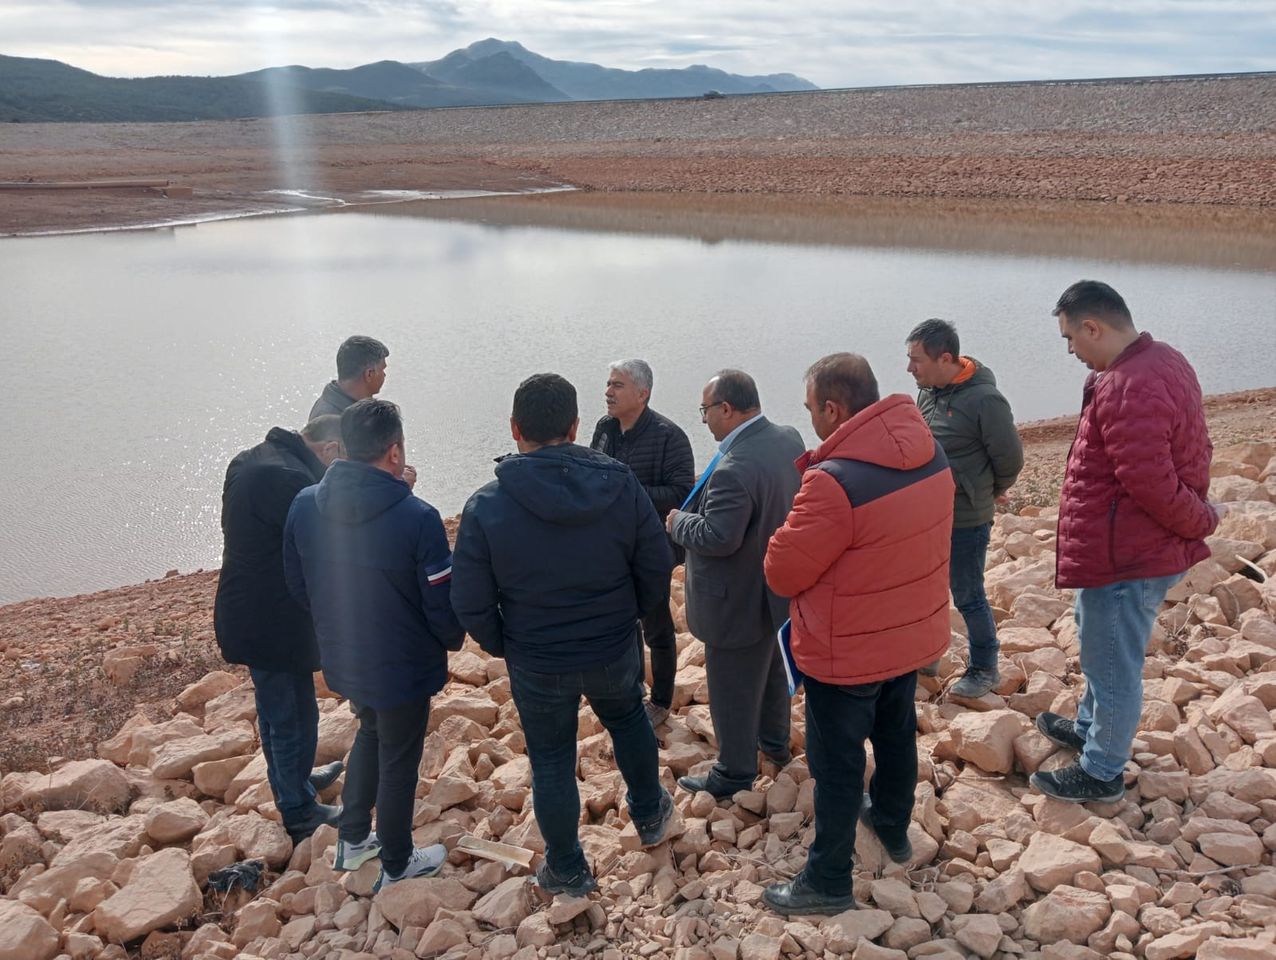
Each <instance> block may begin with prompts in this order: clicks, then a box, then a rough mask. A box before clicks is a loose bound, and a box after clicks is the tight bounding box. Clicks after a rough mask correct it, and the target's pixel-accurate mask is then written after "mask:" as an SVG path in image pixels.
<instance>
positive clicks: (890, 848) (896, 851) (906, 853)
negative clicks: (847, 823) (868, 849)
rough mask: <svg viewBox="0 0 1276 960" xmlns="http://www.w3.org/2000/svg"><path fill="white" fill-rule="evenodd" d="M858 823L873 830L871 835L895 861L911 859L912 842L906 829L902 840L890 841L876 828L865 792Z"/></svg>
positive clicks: (901, 861)
mask: <svg viewBox="0 0 1276 960" xmlns="http://www.w3.org/2000/svg"><path fill="white" fill-rule="evenodd" d="M860 823H862V824H864V826H866V827H868V828H869V829H870V830H872V831H873V835H874V836H876V837H877V839H878V841H879V842H880V843H881V845H882V847H883V848H884V849H885V850H886V855H887V856H888V857H890V858H891V859H892V860H894V861H895V862H896V863H908V862H909V861H910V860H912V859H913V844H912V841H911V840H909V839H908V832H907V831H905V832H904V838H903V839H902V840H898V841H891V840H890V839H888V838H887V837H885V836H883V835H882V832H881V831H880V830H878V829H877V823H876V822H875V821H874V819H873V803H872V801H870V800H869V799H868V794H867V793H866V794H864V802H863V803H862V804H861V805H860Z"/></svg>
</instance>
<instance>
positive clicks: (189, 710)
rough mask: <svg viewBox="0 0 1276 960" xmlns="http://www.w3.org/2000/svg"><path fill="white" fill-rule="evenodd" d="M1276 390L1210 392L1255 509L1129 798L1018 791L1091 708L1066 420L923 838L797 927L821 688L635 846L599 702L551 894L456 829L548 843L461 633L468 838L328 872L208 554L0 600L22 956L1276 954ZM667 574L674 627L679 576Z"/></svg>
mask: <svg viewBox="0 0 1276 960" xmlns="http://www.w3.org/2000/svg"><path fill="white" fill-rule="evenodd" d="M1273 400H1276V391H1271V390H1269V391H1251V392H1249V393H1247V394H1243V395H1229V396H1227V397H1222V398H1212V399H1211V401H1210V408H1209V409H1210V421H1211V428H1212V430H1213V433H1214V436H1215V438H1216V454H1215V462H1214V466H1213V470H1212V473H1213V476H1214V479H1213V481H1212V483H1211V496H1212V497H1213V498H1214V499H1218V500H1222V501H1226V502H1228V503H1229V504H1230V505H1231V508H1232V510H1231V512H1230V513H1229V515H1228V517H1227V518H1225V520H1224V523H1223V525H1222V526H1221V527H1220V529H1219V531H1218V533H1217V535H1216V536H1215V537H1213V538H1211V547H1212V548H1213V553H1214V556H1213V557H1212V558H1211V559H1209V560H1206V561H1204V562H1203V563H1201V564H1199V565H1198V566H1196V567H1194V568H1193V569H1192V571H1191V572H1190V574H1189V576H1188V578H1187V579H1186V580H1185V581H1184V582H1183V583H1182V584H1181V585H1180V586H1178V587H1176V588H1175V590H1174V591H1173V592H1172V593H1171V595H1170V598H1169V602H1167V604H1166V607H1165V609H1164V610H1163V611H1162V614H1161V616H1160V618H1159V623H1158V627H1157V629H1156V631H1155V633H1154V636H1153V637H1152V640H1151V643H1150V644H1149V657H1148V660H1147V666H1146V668H1145V671H1144V675H1145V688H1146V689H1145V706H1144V710H1143V715H1142V722H1141V725H1140V731H1139V733H1138V738H1137V740H1136V743H1135V756H1134V760H1133V762H1132V763H1131V764H1130V765H1129V766H1128V767H1127V771H1126V783H1127V788H1128V790H1127V794H1126V797H1125V799H1124V800H1123V801H1122V802H1120V803H1116V804H1109V805H1103V806H1098V805H1093V806H1091V807H1088V808H1087V807H1079V806H1072V805H1068V804H1062V803H1058V802H1055V801H1051V800H1047V799H1045V798H1043V797H1041V796H1040V795H1038V794H1035V793H1033V792H1031V791H1029V790H1028V789H1027V788H1026V786H1025V776H1026V775H1027V774H1028V773H1030V772H1032V771H1033V770H1036V769H1040V768H1050V767H1053V766H1055V765H1059V764H1062V763H1066V762H1068V761H1070V759H1071V757H1070V756H1069V755H1068V754H1067V753H1066V752H1064V751H1059V750H1057V749H1056V748H1055V747H1054V746H1053V745H1052V744H1050V743H1049V742H1048V741H1046V740H1045V739H1044V738H1043V737H1041V736H1040V735H1039V734H1038V733H1037V732H1036V731H1035V729H1033V727H1032V726H1031V722H1030V721H1031V718H1032V717H1033V716H1034V715H1035V714H1036V713H1038V712H1039V711H1041V710H1044V709H1053V710H1057V711H1061V712H1064V713H1067V714H1074V712H1075V709H1076V703H1077V698H1078V695H1079V693H1080V687H1081V682H1080V676H1079V671H1078V667H1077V656H1078V646H1077V634H1076V625H1075V622H1074V620H1073V617H1072V613H1071V605H1070V602H1069V596H1068V593H1067V592H1066V591H1063V592H1061V591H1057V590H1056V589H1055V588H1054V587H1053V575H1054V551H1053V547H1054V510H1053V508H1052V507H1049V506H1042V505H1039V503H1040V502H1046V501H1048V500H1049V499H1050V497H1048V496H1047V495H1046V490H1047V487H1048V488H1049V489H1051V490H1053V489H1054V488H1056V487H1057V477H1058V471H1059V469H1060V467H1061V461H1060V457H1059V455H1058V453H1057V451H1056V449H1055V447H1054V445H1055V444H1060V443H1064V442H1066V439H1065V438H1067V437H1069V436H1070V424H1069V423H1067V422H1064V421H1052V422H1050V423H1045V424H1036V425H1028V426H1025V427H1024V428H1023V431H1024V434H1025V439H1026V440H1027V442H1028V447H1029V451H1030V464H1031V465H1030V478H1031V477H1034V476H1035V477H1036V482H1038V483H1040V484H1042V485H1043V486H1042V491H1041V493H1040V496H1037V497H1036V498H1035V499H1037V500H1038V501H1039V503H1038V504H1026V505H1022V506H1021V508H1020V509H1018V510H1017V512H1007V513H1002V514H1000V515H999V516H998V518H997V521H996V523H995V526H994V535H993V543H992V549H991V551H990V554H989V558H988V584H989V594H990V597H991V598H992V600H993V603H994V608H995V613H996V616H997V618H998V620H999V621H1000V628H1001V638H1002V654H1003V659H1002V662H1001V672H1002V676H1003V678H1004V679H1003V682H1002V684H1001V686H1000V687H999V688H998V690H997V691H996V692H995V693H992V694H989V695H988V696H987V697H985V698H983V699H982V700H980V701H963V702H958V701H954V700H953V699H951V698H950V697H949V696H948V695H947V692H946V691H947V687H948V685H949V683H950V682H951V680H952V679H953V678H954V676H955V675H957V674H958V673H959V671H960V667H961V663H960V659H961V656H962V654H963V653H964V649H965V643H964V640H963V638H962V637H961V636H960V634H959V633H954V637H953V646H952V649H951V651H950V653H949V655H948V656H946V657H945V658H944V661H943V663H942V667H941V676H940V678H939V679H938V680H935V681H930V680H927V681H924V686H923V687H922V688H921V689H919V692H918V720H919V732H920V737H921V750H920V769H919V774H920V777H919V785H918V788H917V801H918V802H917V808H916V812H915V817H914V823H913V825H912V828H911V831H910V836H911V839H912V842H913V846H914V849H915V851H916V855H915V857H914V861H913V862H912V863H910V864H908V865H906V866H901V865H895V864H891V863H890V862H889V860H887V859H886V857H885V856H884V853H883V851H882V850H881V848H880V846H879V845H878V844H877V842H876V841H875V840H874V839H873V838H872V837H871V835H864V834H861V836H860V839H859V842H858V845H857V863H856V877H855V891H856V895H857V899H858V900H859V901H860V902H861V903H862V904H864V905H865V907H864V908H862V909H859V910H855V911H848V912H847V913H844V914H842V915H839V916H837V917H833V918H805V919H804V918H798V919H794V920H788V921H786V920H784V919H782V918H779V917H776V916H774V915H772V914H770V913H769V912H768V911H766V910H765V909H763V908H762V907H761V906H760V900H759V898H760V894H761V890H762V887H763V886H764V885H765V884H767V883H769V882H772V881H774V880H776V879H782V878H785V877H789V876H791V875H793V873H794V872H795V871H796V870H798V869H800V867H801V864H802V862H803V861H804V859H805V848H806V846H807V845H808V844H809V842H810V840H811V836H812V831H813V826H812V822H811V818H812V810H813V806H812V805H813V797H814V793H813V790H814V783H813V781H812V780H811V778H810V776H809V772H808V770H807V767H806V763H805V758H804V756H803V755H802V747H803V741H804V725H803V722H802V712H801V699H800V697H799V698H797V699H796V700H795V702H794V733H793V741H794V742H793V746H794V750H795V757H796V758H795V760H794V761H793V762H791V763H790V764H789V765H788V766H786V767H785V768H784V769H783V770H780V769H777V768H774V767H770V768H767V769H765V770H764V773H763V776H762V777H761V778H760V779H759V781H758V782H757V784H756V785H755V788H754V789H753V790H750V791H745V792H742V793H739V794H737V795H736V796H735V797H733V798H732V799H731V800H729V801H724V802H722V803H715V802H714V800H713V798H711V797H710V796H708V795H707V794H697V795H695V796H688V795H686V794H685V793H681V792H678V793H677V794H676V796H677V798H678V804H679V817H678V824H677V829H676V830H675V831H674V833H675V834H676V835H675V836H674V838H673V839H672V840H671V841H670V842H669V843H666V844H663V845H662V846H660V847H658V848H656V849H654V850H651V851H642V850H638V849H636V840H637V838H636V835H635V834H634V832H633V828H632V826H631V825H630V824H628V823H627V822H626V817H625V815H624V812H623V808H624V803H623V793H624V790H623V784H622V782H621V781H620V778H619V774H618V773H617V771H616V769H615V765H614V762H613V760H612V758H611V755H610V746H609V740H608V738H607V736H606V734H605V733H603V732H601V727H600V725H599V723H598V722H597V720H596V718H595V717H594V716H593V715H592V713H591V712H590V711H589V710H588V709H585V710H583V711H582V714H581V721H580V761H579V774H580V779H581V783H580V787H581V795H582V801H583V810H582V823H583V826H582V842H583V844H584V847H585V850H586V854H587V856H588V857H589V858H590V860H591V862H592V864H593V866H594V869H595V872H596V873H597V874H598V876H599V879H600V886H601V889H600V893H599V895H597V896H596V897H595V898H592V899H588V900H572V899H569V898H562V897H559V898H556V899H553V900H547V899H546V898H543V897H541V896H539V895H538V894H537V893H536V891H535V890H534V888H532V887H531V886H530V885H529V882H528V878H527V876H526V874H525V872H524V871H522V870H521V869H513V870H511V869H507V868H506V867H504V866H502V865H500V864H497V863H491V862H484V861H481V860H473V859H471V858H470V857H469V856H468V855H467V854H465V853H464V852H463V851H461V850H459V849H456V843H457V841H458V840H459V839H460V838H461V837H462V836H463V835H465V834H471V835H474V836H477V837H479V838H484V839H499V840H502V841H504V842H506V843H512V844H516V845H519V846H522V847H524V848H527V849H529V850H533V851H539V850H540V849H541V847H542V841H541V839H540V837H539V834H538V832H537V830H536V826H535V820H534V818H533V817H532V816H531V805H530V804H529V803H528V802H527V800H528V795H529V793H528V791H529V784H530V770H529V767H528V763H527V759H526V757H525V755H524V750H523V739H522V733H521V730H520V728H519V724H518V719H517V714H516V712H515V710H514V706H513V703H512V701H511V699H510V693H509V682H508V679H507V678H506V676H505V668H504V663H503V661H500V660H492V659H489V658H487V657H486V656H485V655H483V654H482V653H481V652H479V651H478V650H477V649H476V648H474V647H473V645H472V643H469V644H467V648H466V650H464V651H463V652H461V653H459V654H455V655H453V656H452V658H451V661H450V668H451V674H452V678H451V682H450V683H449V685H448V687H447V688H446V689H445V690H444V692H443V693H442V694H441V695H439V696H438V697H437V698H436V699H435V703H434V709H433V711H432V715H431V724H430V729H431V733H430V735H429V737H428V740H427V744H426V750H425V756H424V758H423V760H422V764H421V773H422V780H421V783H420V787H419V790H418V796H419V799H418V803H417V808H416V816H415V821H414V823H415V825H416V837H417V840H418V842H422V843H430V842H443V843H446V844H447V845H448V846H449V847H450V848H452V852H451V854H450V857H449V864H448V865H447V866H445V868H444V871H443V874H442V875H441V876H440V877H438V878H434V879H428V880H424V879H423V880H413V881H407V882H405V883H403V884H400V885H397V886H395V887H393V888H390V889H388V890H386V891H383V892H382V893H380V894H378V895H377V896H376V897H372V896H371V895H370V891H371V884H372V882H373V880H374V879H375V872H376V865H375V863H373V864H368V865H366V866H365V867H364V868H361V869H360V870H359V871H357V872H355V873H352V874H346V875H341V874H335V873H334V872H333V871H332V870H331V867H330V865H329V864H330V863H331V845H332V843H333V842H334V839H335V834H334V832H333V831H332V830H331V829H329V828H325V829H324V830H321V831H320V832H319V833H317V834H316V835H315V836H314V837H313V838H312V839H311V840H308V841H306V842H303V843H302V844H300V845H299V846H297V847H296V848H295V849H294V848H293V847H292V845H291V843H290V842H289V840H288V837H287V834H286V833H285V832H284V831H283V829H282V827H281V826H280V825H279V824H278V822H277V813H276V811H275V809H274V805H273V802H272V801H271V794H270V789H269V785H268V784H267V783H266V782H265V765H264V758H263V757H262V755H261V752H260V750H259V748H258V744H257V738H256V729H255V722H254V721H255V715H254V707H253V696H252V692H251V686H250V685H249V684H247V683H245V682H244V677H243V676H242V674H241V673H240V672H238V671H227V670H223V669H216V654H215V647H214V645H213V644H212V640H211V637H210V633H209V626H210V624H209V617H210V607H211V603H210V600H211V590H212V587H213V585H214V583H215V577H216V575H215V573H199V574H194V575H190V576H186V577H181V576H173V577H170V578H166V579H165V580H162V581H157V582H154V583H148V584H144V585H140V586H137V587H130V588H125V589H123V590H117V591H109V592H106V593H102V594H95V595H93V596H90V597H80V598H72V599H69V600H40V601H29V602H27V603H22V604H14V605H10V606H8V607H5V608H0V648H2V653H3V677H4V690H5V691H6V694H5V696H6V699H5V700H4V702H3V704H0V709H3V711H4V714H5V723H4V725H3V729H4V731H5V733H4V741H3V742H4V744H5V751H4V760H3V763H4V767H3V770H2V772H3V774H4V775H3V779H0V807H2V810H0V813H2V815H0V867H2V869H3V873H2V875H0V960H10V958H12V960H52V958H54V957H58V956H68V957H71V958H73V960H80V958H103V960H119V958H122V957H124V956H125V955H126V954H128V955H138V956H142V957H147V958H158V957H178V956H180V957H183V958H192V960H193V958H204V957H208V958H219V960H227V958H230V957H234V956H241V957H261V958H270V960H282V958H318V957H324V958H328V957H334V958H341V960H373V958H386V960H411V958H413V957H422V958H425V957H447V958H450V960H462V958H464V960H480V958H497V960H505V958H517V960H533V958H538V957H599V958H605V960H618V958H621V957H629V956H642V957H654V958H660V960H664V958H670V960H779V958H781V957H786V958H802V960H817V958H818V960H825V958H827V960H832V958H833V957H841V956H852V957H853V958H859V960H905V958H908V960H918V958H932V957H933V958H938V960H961V958H972V957H978V958H1004V960H1010V958H1012V957H1022V958H1025V960H1097V958H1101V957H1117V958H1122V960H1139V958H1141V960H1175V958H1189V957H1193V956H1196V957H1200V958H1202V960H1233V958H1240V960H1245V958H1267V957H1271V956H1273V954H1274V953H1276V865H1273V856H1276V725H1274V724H1273V717H1276V622H1274V621H1273V615H1274V614H1276V589H1274V584H1273V581H1267V582H1262V581H1263V580H1264V577H1276V439H1267V440H1264V441H1260V442H1256V441H1246V440H1243V439H1241V437H1238V436H1236V434H1237V433H1238V432H1240V431H1248V432H1247V433H1245V434H1243V435H1244V436H1249V437H1253V436H1266V437H1269V438H1270V437H1276V430H1272V429H1270V428H1271V427H1272V426H1273V421H1272V414H1271V411H1272V406H1271V404H1272V402H1273ZM1263 428H1266V429H1265V430H1264V429H1263ZM1247 561H1248V563H1252V564H1253V565H1254V566H1253V567H1249V566H1247ZM1243 570H1249V571H1250V574H1251V575H1250V576H1247V575H1245V574H1244V573H1243V572H1241V571H1243ZM672 602H673V606H674V609H675V613H676V616H675V619H676V621H677V622H678V624H679V625H680V627H681V628H682V629H683V630H684V631H685V619H684V617H683V610H682V590H681V583H680V582H676V583H675V590H674V596H673V600H672ZM953 624H954V630H955V631H958V630H961V629H963V627H962V624H961V620H960V617H959V616H957V615H956V613H955V611H954V616H953ZM679 648H680V656H679V676H678V686H677V693H676V695H675V707H676V709H675V711H674V714H673V716H672V718H671V720H670V721H669V722H668V723H667V724H664V725H662V726H661V728H660V729H659V731H658V733H659V736H660V741H661V754H660V756H661V763H662V766H663V770H662V773H663V776H664V778H665V779H666V780H667V781H668V785H669V786H670V787H671V788H672V781H673V778H674V777H676V776H677V775H680V774H682V773H685V772H687V771H689V770H696V769H697V768H698V767H699V766H700V765H702V764H705V763H707V762H708V761H709V760H710V758H711V757H712V756H713V755H714V753H715V750H714V746H713V734H712V727H711V725H710V722H709V715H708V705H707V703H706V698H707V690H706V685H705V681H704V668H703V648H702V647H701V646H700V645H699V644H698V643H697V642H695V641H694V639H693V638H691V636H690V635H689V634H687V633H685V632H683V633H681V634H680V636H679ZM321 716H322V719H321V724H320V747H319V757H318V760H319V761H320V762H323V761H326V760H330V759H334V758H337V757H340V756H343V755H344V753H345V751H346V750H347V749H348V748H349V746H350V743H351V741H352V738H353V735H354V729H355V721H354V719H353V717H352V716H351V714H350V712H349V710H348V709H347V708H346V706H345V704H344V703H342V702H341V701H339V700H337V699H336V698H332V697H330V696H325V699H324V700H323V702H322V714H321ZM53 754H60V755H53ZM335 789H336V788H334V791H335ZM245 859H253V860H258V861H260V862H261V863H263V864H264V865H265V867H266V868H267V871H268V872H267V874H266V877H265V882H264V884H263V885H262V887H260V888H258V889H257V890H256V891H254V892H251V893H250V892H247V891H244V890H242V889H241V890H236V891H233V892H231V893H229V894H224V893H218V892H217V891H215V890H213V889H212V888H211V887H209V886H208V876H209V874H210V873H211V872H212V871H214V870H217V869H219V868H221V867H225V866H227V865H229V864H231V863H233V862H236V861H239V860H245Z"/></svg>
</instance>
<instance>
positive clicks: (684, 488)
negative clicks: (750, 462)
mask: <svg viewBox="0 0 1276 960" xmlns="http://www.w3.org/2000/svg"><path fill="white" fill-rule="evenodd" d="M651 387H652V375H651V367H650V366H649V365H648V364H647V361H645V360H617V361H616V362H615V363H613V364H612V365H611V370H610V371H609V372H608V374H607V391H606V393H605V394H604V396H605V398H606V400H607V416H605V417H603V418H602V419H601V420H599V421H598V425H597V426H595V427H594V439H593V440H592V441H591V442H590V444H589V445H590V446H591V447H592V448H593V449H595V450H597V451H598V452H600V453H605V454H607V456H609V457H612V458H614V459H616V460H619V461H620V462H621V463H623V464H626V465H627V466H628V467H629V469H630V470H632V471H633V472H634V476H635V477H637V478H638V482H639V483H641V484H642V487H643V489H644V490H646V491H647V496H648V497H650V498H651V503H652V506H654V507H655V508H656V514H657V516H659V517H660V522H661V523H664V521H665V517H667V516H668V515H669V511H670V510H675V509H677V508H678V507H680V506H682V501H683V500H685V499H686V498H687V494H689V493H690V492H691V486H692V484H694V483H695V482H696V464H695V457H694V456H693V454H692V452H691V441H690V440H688V439H687V435H686V433H684V432H683V430H682V428H681V427H679V426H678V425H677V424H676V423H674V422H673V421H672V420H670V419H669V418H668V417H662V416H661V415H660V414H658V413H656V411H655V410H652V409H651V407H650V406H648V404H649V403H650V401H651ZM670 545H671V546H673V544H672V542H671V544H670ZM681 562H682V548H681V547H677V546H674V563H681ZM675 633H676V631H675V630H674V626H673V616H672V614H671V613H670V610H669V604H667V603H666V604H663V605H661V606H659V607H657V608H656V609H655V610H653V611H652V612H651V613H649V614H647V616H645V617H644V618H643V620H642V631H641V633H640V636H641V638H642V640H643V641H644V642H645V643H646V644H647V647H648V649H650V650H651V699H650V700H649V701H648V702H647V703H646V705H645V706H646V710H647V716H648V717H649V718H650V719H651V723H652V726H659V725H660V724H661V723H663V722H664V721H665V718H666V717H668V716H669V708H670V707H671V706H672V705H673V684H674V679H675V677H676V675H677V672H678V647H677V644H676V642H675Z"/></svg>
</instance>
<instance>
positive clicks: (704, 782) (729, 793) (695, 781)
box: [678, 775, 748, 800]
mask: <svg viewBox="0 0 1276 960" xmlns="http://www.w3.org/2000/svg"><path fill="white" fill-rule="evenodd" d="M678 786H680V787H682V789H683V790H687V791H689V792H690V793H699V792H700V791H701V790H703V791H704V792H705V793H710V794H712V795H713V798H714V799H715V800H729V799H730V798H731V797H734V796H735V795H736V794H737V793H739V792H740V791H741V790H746V789H748V788H747V787H726V786H723V785H722V784H721V783H720V782H718V781H715V780H714V779H713V776H712V775H710V776H707V777H692V776H686V777H679V778H678Z"/></svg>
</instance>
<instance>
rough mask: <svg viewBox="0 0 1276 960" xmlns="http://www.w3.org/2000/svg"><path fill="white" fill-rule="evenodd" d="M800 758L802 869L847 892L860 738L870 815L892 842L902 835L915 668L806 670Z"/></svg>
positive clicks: (912, 751) (827, 887)
mask: <svg viewBox="0 0 1276 960" xmlns="http://www.w3.org/2000/svg"><path fill="white" fill-rule="evenodd" d="M804 685H805V687H806V759H807V762H808V763H809V764H810V765H811V776H812V777H813V778H814V779H815V840H814V841H812V843H811V850H810V853H809V854H808V856H807V861H806V868H805V869H804V870H803V871H802V873H803V876H804V877H805V879H806V881H807V883H808V884H809V885H810V886H811V887H813V888H814V889H815V890H818V891H819V892H820V893H823V894H826V895H827V896H830V897H842V896H846V895H847V894H849V893H850V892H851V855H852V854H853V853H854V851H855V828H856V826H857V825H858V821H859V812H860V805H861V803H862V802H863V799H864V766H865V764H866V762H867V761H866V757H865V754H864V741H865V740H869V741H871V742H872V744H873V756H874V757H875V758H876V761H877V762H876V768H875V769H874V771H873V778H872V779H871V780H870V781H869V784H868V794H869V798H870V799H871V800H872V802H873V823H874V825H875V826H876V828H877V830H878V831H879V835H883V834H884V835H886V836H885V839H887V840H889V841H890V842H892V843H896V842H901V841H902V840H903V839H904V838H905V837H906V836H907V835H908V823H909V820H911V819H912V815H913V791H914V789H915V788H916V786H917V708H916V706H915V705H914V703H913V698H914V696H915V694H916V692H917V673H916V671H909V672H908V673H906V674H904V675H903V676H901V677H894V678H892V679H890V680H883V681H880V682H878V683H865V684H858V685H855V686H835V685H833V684H829V683H822V682H820V681H819V680H816V679H815V678H814V677H807V678H806V680H805V681H804Z"/></svg>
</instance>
